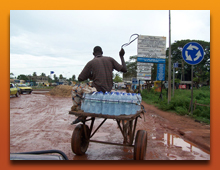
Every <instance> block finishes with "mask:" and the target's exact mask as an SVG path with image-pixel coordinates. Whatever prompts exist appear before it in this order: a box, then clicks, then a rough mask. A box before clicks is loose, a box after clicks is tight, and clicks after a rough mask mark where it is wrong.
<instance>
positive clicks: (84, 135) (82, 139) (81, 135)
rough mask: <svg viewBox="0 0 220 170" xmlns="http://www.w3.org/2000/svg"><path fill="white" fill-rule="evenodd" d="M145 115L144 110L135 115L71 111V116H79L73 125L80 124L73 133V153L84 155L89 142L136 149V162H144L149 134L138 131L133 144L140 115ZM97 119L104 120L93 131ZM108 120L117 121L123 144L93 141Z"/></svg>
mask: <svg viewBox="0 0 220 170" xmlns="http://www.w3.org/2000/svg"><path fill="white" fill-rule="evenodd" d="M142 113H144V110H142V109H141V110H140V111H137V112H136V114H133V115H120V116H114V115H102V114H95V113H86V112H83V111H69V114H71V115H75V116H78V118H77V119H76V120H75V121H73V122H72V124H77V123H80V122H81V123H80V124H78V125H77V126H76V127H75V129H74V131H73V133H72V139H71V147H72V151H73V153H75V154H76V155H83V154H85V152H86V151H87V148H88V145H89V142H96V143H102V144H111V145H119V146H129V147H134V160H144V157H145V154H146V148H147V132H146V131H145V130H138V131H137V133H136V137H135V142H134V144H133V140H134V136H135V130H136V125H137V120H138V118H140V115H141V114H142ZM96 118H103V121H102V122H101V123H100V124H99V126H98V127H97V128H96V129H95V130H94V131H93V125H94V122H95V119H96ZM107 119H115V120H116V122H117V124H118V127H119V129H120V131H121V133H122V136H123V138H124V141H123V143H112V142H106V141H97V140H91V138H92V137H93V136H94V134H95V133H96V132H97V131H98V129H99V128H100V127H101V126H102V125H103V124H104V122H105V121H106V120H107ZM89 121H90V126H88V125H86V122H89Z"/></svg>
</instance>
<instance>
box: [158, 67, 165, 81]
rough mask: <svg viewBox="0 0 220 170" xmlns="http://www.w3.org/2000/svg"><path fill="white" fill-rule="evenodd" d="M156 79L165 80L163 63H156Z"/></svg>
mask: <svg viewBox="0 0 220 170" xmlns="http://www.w3.org/2000/svg"><path fill="white" fill-rule="evenodd" d="M157 80H159V81H164V80H165V64H157Z"/></svg>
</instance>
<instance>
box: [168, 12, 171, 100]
mask: <svg viewBox="0 0 220 170" xmlns="http://www.w3.org/2000/svg"><path fill="white" fill-rule="evenodd" d="M170 100H171V21H170V10H169V58H168V104H169V102H170Z"/></svg>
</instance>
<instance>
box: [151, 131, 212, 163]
mask: <svg viewBox="0 0 220 170" xmlns="http://www.w3.org/2000/svg"><path fill="white" fill-rule="evenodd" d="M152 139H153V140H159V141H161V142H162V143H163V144H164V146H166V148H167V152H166V156H167V157H168V158H169V159H170V160H179V159H180V156H179V155H178V154H176V153H181V154H180V155H185V156H187V155H188V156H189V155H191V156H193V157H194V158H193V160H210V153H209V152H207V151H205V150H202V149H200V148H198V147H197V146H196V145H195V144H193V143H191V142H189V141H185V140H183V139H182V138H180V137H179V136H178V135H174V134H170V133H163V135H162V134H161V135H159V136H156V137H152ZM181 159H182V158H181Z"/></svg>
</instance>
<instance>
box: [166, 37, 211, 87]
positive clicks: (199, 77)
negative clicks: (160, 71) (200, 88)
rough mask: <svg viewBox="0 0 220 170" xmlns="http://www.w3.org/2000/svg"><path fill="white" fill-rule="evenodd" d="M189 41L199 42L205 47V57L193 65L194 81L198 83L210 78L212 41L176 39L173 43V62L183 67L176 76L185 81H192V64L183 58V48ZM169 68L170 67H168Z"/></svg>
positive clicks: (167, 53)
mask: <svg viewBox="0 0 220 170" xmlns="http://www.w3.org/2000/svg"><path fill="white" fill-rule="evenodd" d="M189 42H197V43H199V44H200V45H201V46H202V47H203V49H204V59H203V60H202V61H201V62H200V63H199V64H197V65H194V66H193V74H194V81H195V83H196V84H199V83H201V82H204V81H207V80H209V79H210V42H206V41H201V40H189V39H187V40H181V41H175V42H174V43H173V44H172V45H171V59H172V63H176V62H178V63H180V64H181V65H182V68H181V69H179V70H178V73H177V75H176V77H177V78H178V79H181V77H182V80H183V81H191V65H189V64H187V63H186V62H185V61H184V60H183V58H182V49H183V47H184V46H185V45H186V44H187V43H189ZM166 56H167V58H168V56H169V48H167V50H166ZM167 70H168V69H167Z"/></svg>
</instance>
